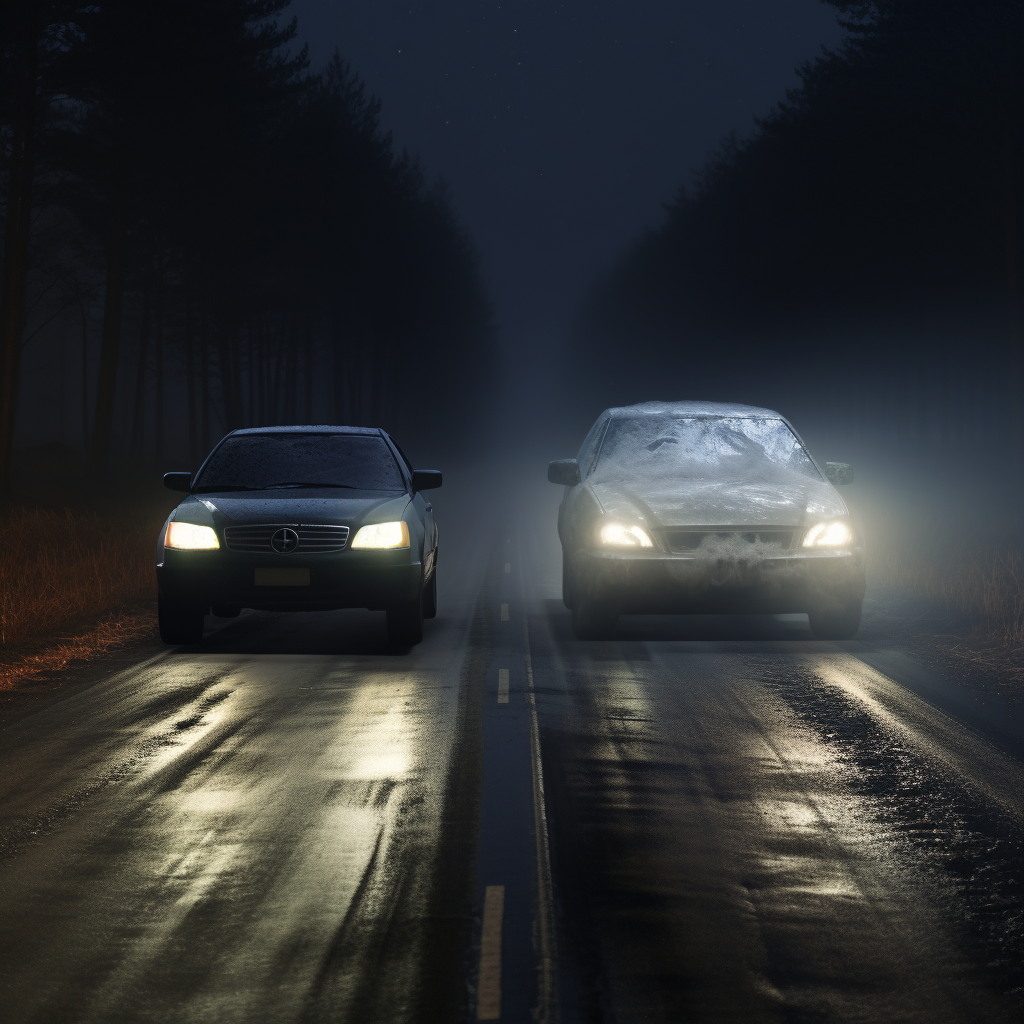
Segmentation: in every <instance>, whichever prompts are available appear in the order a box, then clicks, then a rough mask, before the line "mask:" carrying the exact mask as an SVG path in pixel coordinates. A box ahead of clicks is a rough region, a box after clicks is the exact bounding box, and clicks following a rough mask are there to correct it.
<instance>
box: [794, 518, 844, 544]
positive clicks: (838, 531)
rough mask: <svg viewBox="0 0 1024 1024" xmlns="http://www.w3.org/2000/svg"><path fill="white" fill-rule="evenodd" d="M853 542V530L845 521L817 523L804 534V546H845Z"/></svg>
mask: <svg viewBox="0 0 1024 1024" xmlns="http://www.w3.org/2000/svg"><path fill="white" fill-rule="evenodd" d="M852 543H853V530H851V529H850V527H849V526H847V525H846V523H818V524H816V525H815V526H812V527H811V528H810V529H809V530H808V531H807V533H805V534H804V543H803V546H804V547H805V548H845V547H847V546H848V545H850V544H852Z"/></svg>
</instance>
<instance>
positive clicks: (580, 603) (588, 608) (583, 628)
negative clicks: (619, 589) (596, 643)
mask: <svg viewBox="0 0 1024 1024" xmlns="http://www.w3.org/2000/svg"><path fill="white" fill-rule="evenodd" d="M618 618H619V616H618V615H617V614H616V612H615V611H614V610H613V609H611V608H609V607H608V606H607V605H604V604H600V603H598V602H596V601H585V600H582V599H580V598H577V599H576V600H575V601H574V602H573V609H572V631H573V634H574V635H575V637H576V639H577V640H607V639H608V638H609V637H610V636H611V635H612V634H613V633H614V632H615V623H616V622H617V621H618Z"/></svg>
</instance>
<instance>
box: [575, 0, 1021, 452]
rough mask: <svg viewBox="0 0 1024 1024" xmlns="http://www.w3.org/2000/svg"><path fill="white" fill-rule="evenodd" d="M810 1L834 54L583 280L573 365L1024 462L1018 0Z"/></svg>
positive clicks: (812, 66) (809, 69)
mask: <svg viewBox="0 0 1024 1024" xmlns="http://www.w3.org/2000/svg"><path fill="white" fill-rule="evenodd" d="M826 2H829V3H830V4H831V5H832V6H833V7H836V8H838V12H839V16H840V19H841V21H842V24H843V25H844V28H845V40H844V43H843V45H841V46H840V47H839V48H837V49H836V50H834V51H829V52H825V53H824V54H823V55H822V56H821V57H820V58H818V59H817V60H815V61H813V62H812V63H809V64H807V65H805V66H803V67H802V68H801V69H800V72H799V73H800V79H801V84H800V86H799V87H798V88H796V89H794V90H792V91H791V92H789V93H788V95H787V97H786V99H785V101H784V102H781V103H779V104H778V105H777V106H776V107H775V108H774V109H773V111H772V112H771V113H770V114H769V115H768V116H767V117H766V118H764V119H763V120H760V121H758V122H757V126H756V130H755V131H754V133H753V134H752V136H751V137H750V138H748V139H746V140H743V141H738V140H736V139H735V138H734V139H730V140H728V141H727V142H726V143H725V144H724V145H723V146H722V147H721V148H720V149H719V151H718V152H717V153H716V154H714V156H713V158H712V159H711V160H710V162H709V163H708V165H707V166H706V168H705V169H704V171H703V173H701V174H700V175H699V176H698V177H697V179H696V180H695V181H694V182H693V183H692V185H691V186H690V187H689V188H685V189H681V190H680V192H679V194H678V195H677V196H676V197H675V199H674V200H673V202H672V203H671V204H670V205H669V207H668V215H667V222H666V223H665V225H664V226H663V227H662V228H661V229H660V230H657V231H653V232H650V233H649V234H648V235H646V236H645V237H644V238H642V239H641V240H640V241H638V242H637V244H635V245H634V247H633V248H632V249H631V250H630V251H629V252H628V253H626V254H625V255H624V256H623V258H622V259H621V260H620V261H619V262H618V264H617V265H616V266H615V267H614V268H613V270H612V271H611V272H610V273H609V274H608V275H607V276H606V277H605V278H604V279H603V280H601V281H600V282H598V284H597V286H596V287H595V288H594V290H593V292H592V293H591V297H590V299H589V301H588V302H587V304H586V308H585V310H584V312H583V315H582V316H581V319H580V323H579V330H578V334H577V339H576V341H577V348H576V354H577V356H578V358H579V360H580V365H582V366H584V367H585V368H586V372H589V373H590V374H591V376H592V377H595V379H596V378H597V377H600V375H601V374H602V373H603V370H602V369H601V367H603V366H607V365H609V364H612V365H615V366H616V368H617V374H621V375H620V376H619V380H618V382H617V383H619V384H620V385H622V386H625V387H627V388H632V389H633V390H642V388H643V387H644V380H645V377H646V378H647V380H648V381H649V379H650V378H649V371H650V367H651V366H652V365H653V366H657V367H658V368H659V380H660V381H661V387H662V390H661V391H659V392H658V395H659V397H660V396H661V395H662V392H663V391H664V383H665V380H666V376H665V375H669V379H672V380H673V381H674V382H675V384H674V387H672V388H671V389H670V390H671V391H672V393H673V394H687V395H689V394H700V395H704V394H705V393H707V392H708V391H709V389H710V390H711V391H713V392H714V393H715V394H718V395H724V394H727V392H728V389H729V383H730V382H733V384H734V385H735V386H734V388H733V390H732V392H731V393H732V394H741V395H742V396H745V397H758V398H761V399H764V400H767V399H768V398H771V397H772V396H773V394H774V393H775V392H779V393H780V394H781V393H783V392H785V391H786V389H787V388H788V389H789V394H791V395H804V396H806V395H807V394H808V393H809V392H810V391H814V390H817V392H818V394H819V395H820V396H821V404H822V405H828V406H829V407H830V408H833V409H838V410H840V411H841V412H842V415H843V416H844V417H845V422H847V423H849V422H851V421H854V420H856V421H858V422H861V421H868V422H870V421H875V422H884V423H885V424H886V426H889V427H891V428H892V429H893V431H894V432H895V431H896V430H903V431H904V432H906V431H911V430H912V431H913V432H914V433H915V434H918V435H920V438H921V440H922V442H928V443H939V444H948V443H952V442H953V441H956V442H957V443H962V444H964V445H969V444H971V443H973V442H975V441H977V440H980V439H983V438H985V439H988V440H989V441H993V440H1000V439H1003V438H1006V437H1012V438H1013V439H1014V445H1015V451H1016V452H1017V453H1022V448H1021V390H1022V383H1024V382H1022V380H1021V365H1022V364H1021V263H1020V245H1021V237H1020V236H1021V216H1022V213H1024V52H1022V50H1024V3H1022V2H1020V0H943V2H935V0H877V2H852V0H826ZM625 339H628V341H629V358H628V359H626V358H623V357H622V355H621V353H622V351H623V348H622V346H623V342H624V340H625ZM624 381H625V382H628V383H625V384H623V382H624ZM768 382H773V383H774V384H775V385H776V386H775V387H774V388H773V389H769V388H768V387H767V383H768ZM779 382H788V383H783V384H781V385H780V384H779ZM647 386H648V388H649V384H648V385H647ZM778 400H779V401H782V400H783V399H782V398H781V397H780V398H779V399H778Z"/></svg>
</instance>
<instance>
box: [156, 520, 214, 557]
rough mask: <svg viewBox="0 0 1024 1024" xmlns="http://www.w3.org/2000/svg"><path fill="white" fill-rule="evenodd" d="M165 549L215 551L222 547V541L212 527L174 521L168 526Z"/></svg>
mask: <svg viewBox="0 0 1024 1024" xmlns="http://www.w3.org/2000/svg"><path fill="white" fill-rule="evenodd" d="M164 547H165V548H174V549H175V550H176V551H213V550H215V549H216V548H219V547H220V541H219V540H217V533H216V531H215V530H214V529H212V527H209V526H196V524H195V523H176V522H173V521H172V522H170V523H168V524H167V533H166V534H165V535H164Z"/></svg>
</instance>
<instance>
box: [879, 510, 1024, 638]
mask: <svg viewBox="0 0 1024 1024" xmlns="http://www.w3.org/2000/svg"><path fill="white" fill-rule="evenodd" d="M911 535H912V534H910V532H909V531H907V530H901V529H899V528H898V527H897V528H894V529H892V530H891V531H886V534H885V535H884V536H883V537H880V538H878V539H879V541H881V543H877V542H876V544H874V545H873V550H872V558H871V576H870V579H871V581H872V582H873V583H881V584H882V585H883V586H888V587H891V588H892V589H894V590H897V591H899V592H901V593H903V594H906V595H908V596H910V597H912V598H916V599H918V600H923V601H925V602H927V603H928V604H930V605H932V606H934V607H936V608H938V609H940V610H942V611H944V612H945V613H946V614H947V615H948V616H950V617H951V618H954V619H956V620H959V621H962V622H965V623H969V624H970V626H971V627H972V628H973V630H974V631H975V632H976V633H978V634H980V635H984V636H986V637H989V638H991V639H995V640H998V641H999V642H1001V643H1002V644H1004V645H1006V646H1008V647H1022V646H1024V556H1022V554H1021V551H1020V549H1019V548H1018V547H1017V546H1016V545H1015V544H1013V543H1009V542H1003V543H1000V542H999V540H998V539H996V540H991V539H990V540H987V541H986V540H982V539H980V538H976V539H974V540H969V541H963V542H960V543H959V544H951V543H948V542H944V541H943V538H942V537H941V535H935V536H932V537H931V538H929V539H928V540H927V542H922V539H921V538H918V542H917V543H915V544H913V545H912V544H910V543H907V542H906V541H903V542H901V541H900V540H898V539H897V538H899V537H901V536H902V537H906V536H911Z"/></svg>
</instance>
